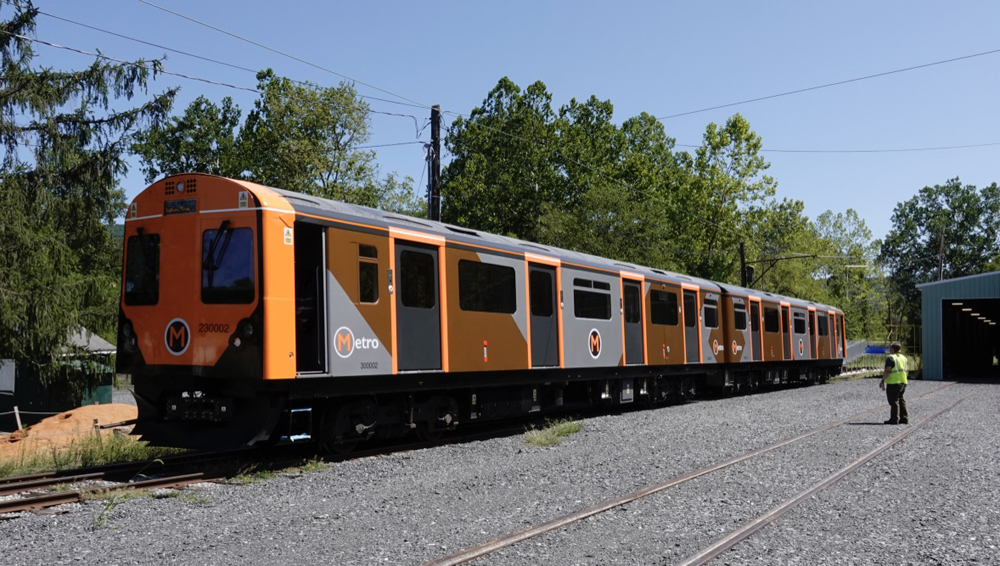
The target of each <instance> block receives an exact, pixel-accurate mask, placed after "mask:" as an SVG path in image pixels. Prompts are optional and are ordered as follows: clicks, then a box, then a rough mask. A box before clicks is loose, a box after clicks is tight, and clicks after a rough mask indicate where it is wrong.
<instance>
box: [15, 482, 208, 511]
mask: <svg viewBox="0 0 1000 566" xmlns="http://www.w3.org/2000/svg"><path fill="white" fill-rule="evenodd" d="M90 475H92V476H99V475H100V474H90ZM89 479H94V478H89ZM207 479H209V477H208V476H206V475H205V474H204V473H202V472H198V473H194V474H183V475H179V476H168V477H163V478H155V479H151V480H143V481H137V482H129V483H124V484H120V485H114V486H107V487H97V488H90V489H80V490H75V491H64V492H60V493H46V494H43V495H36V496H34V497H22V498H20V499H11V500H8V501H0V515H3V514H5V513H15V512H18V511H30V510H32V509H43V508H45V507H55V506H56V505H64V504H66V503H77V502H79V501H80V500H82V499H83V497H84V496H85V495H86V494H91V493H101V492H107V491H112V490H117V489H126V490H131V489H134V490H144V489H160V488H164V489H165V488H173V487H182V486H185V485H188V484H192V483H197V482H202V481H206V480H207Z"/></svg>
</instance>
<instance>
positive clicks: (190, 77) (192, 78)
mask: <svg viewBox="0 0 1000 566" xmlns="http://www.w3.org/2000/svg"><path fill="white" fill-rule="evenodd" d="M0 33H3V34H6V35H9V36H11V37H16V38H18V39H23V40H25V41H31V42H33V43H40V44H42V45H47V46H49V47H54V48H56V49H64V50H66V51H73V52H74V53H79V54H80V55H87V56H89V57H96V58H98V59H104V60H105V61H112V62H115V63H120V64H122V65H131V66H134V67H143V68H146V69H149V70H151V71H154V72H156V73H163V74H164V75H171V76H175V77H180V78H182V79H187V80H190V81H198V82H203V83H208V84H213V85H216V86H222V87H226V88H232V89H236V90H244V91H247V92H254V93H257V94H261V91H259V90H257V89H255V88H249V87H244V86H239V85H234V84H229V83H223V82H219V81H213V80H211V79H206V78H203V77H196V76H193V75H186V74H184V73H176V72H173V71H167V70H165V69H163V68H162V66H153V65H149V64H146V63H139V62H136V61H125V60H123V59H116V58H114V57H109V56H107V55H104V54H103V53H94V52H92V51H85V50H83V49H77V48H76V47H69V46H68V45H59V44H58V43H52V42H51V41H45V40H44V39H38V38H35V37H28V36H25V35H20V34H16V33H11V32H9V31H6V30H0Z"/></svg>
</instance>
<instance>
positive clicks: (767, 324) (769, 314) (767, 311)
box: [764, 307, 781, 332]
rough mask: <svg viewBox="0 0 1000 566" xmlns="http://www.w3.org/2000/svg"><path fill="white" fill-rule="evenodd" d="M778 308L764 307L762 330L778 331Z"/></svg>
mask: <svg viewBox="0 0 1000 566" xmlns="http://www.w3.org/2000/svg"><path fill="white" fill-rule="evenodd" d="M780 325H781V323H780V322H778V309H775V308H771V307H764V332H779V327H780Z"/></svg>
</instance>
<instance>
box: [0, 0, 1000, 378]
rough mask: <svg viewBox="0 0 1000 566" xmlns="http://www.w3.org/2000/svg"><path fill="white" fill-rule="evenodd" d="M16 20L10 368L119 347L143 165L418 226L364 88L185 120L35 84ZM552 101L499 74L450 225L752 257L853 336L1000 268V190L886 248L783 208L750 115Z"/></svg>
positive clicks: (125, 81) (7, 134)
mask: <svg viewBox="0 0 1000 566" xmlns="http://www.w3.org/2000/svg"><path fill="white" fill-rule="evenodd" d="M4 12H13V13H12V14H10V16H9V18H7V19H5V20H2V21H0V66H2V73H3V77H4V81H3V83H2V84H0V143H2V145H3V148H4V156H3V170H2V172H0V358H14V359H17V360H20V361H24V362H28V363H31V364H34V365H35V366H36V367H37V368H38V369H39V370H40V371H41V373H43V374H45V373H46V372H48V373H50V374H53V373H54V371H53V370H52V368H53V367H54V366H53V364H52V363H51V362H52V360H54V359H55V358H56V357H57V356H58V355H59V353H60V352H61V351H62V348H63V347H64V342H65V339H66V335H67V330H68V329H70V328H75V327H79V326H84V327H87V328H89V329H91V330H93V331H95V332H98V333H100V334H102V335H104V336H105V337H107V338H108V339H110V340H111V341H114V336H115V327H116V323H117V301H118V292H119V285H120V281H121V242H120V241H117V240H116V239H115V238H114V237H113V236H112V229H113V227H114V226H115V224H116V222H118V221H119V219H120V218H121V217H122V216H123V213H124V210H125V206H126V203H125V198H124V191H123V190H122V186H121V183H122V180H123V178H124V175H125V173H126V171H127V168H128V162H127V159H128V158H129V157H130V156H133V155H135V156H138V158H139V161H140V163H141V168H142V171H143V173H144V174H145V176H146V179H147V181H153V180H155V179H157V178H160V177H162V176H164V175H168V174H172V173H179V172H186V171H197V172H204V173H212V174H218V175H225V176H229V177H234V178H240V179H246V180H251V181H254V182H258V183H261V184H264V185H270V186H276V187H280V188H284V189H289V190H295V191H301V192H304V193H308V194H312V195H317V196H322V197H326V198H333V199H340V200H344V201H347V202H351V203H355V204H361V205H365V206H371V207H378V208H382V209H385V210H392V211H396V212H401V213H404V214H411V215H423V214H424V202H423V199H422V198H421V197H420V196H419V195H418V190H417V189H415V188H414V187H413V180H412V179H410V178H400V177H398V176H397V175H396V174H394V173H388V174H383V173H382V172H381V171H380V170H379V167H378V162H377V154H376V153H375V152H374V151H373V150H371V149H365V147H364V144H365V143H366V142H367V141H368V140H369V139H370V135H371V131H370V121H369V116H370V112H371V109H370V108H369V106H368V105H367V104H366V103H365V102H364V100H363V99H362V98H361V97H360V96H359V95H358V93H357V91H356V90H355V89H354V87H353V85H351V84H349V83H341V84H339V85H337V86H334V87H325V86H320V85H315V84H310V83H302V82H296V81H292V80H290V79H288V78H285V77H280V76H278V75H276V74H275V73H274V72H273V71H270V70H265V71H261V72H260V73H258V75H257V80H258V86H257V90H258V91H259V95H258V98H257V100H256V101H255V102H254V104H253V107H252V108H250V109H248V110H247V111H246V113H245V115H244V110H243V109H241V108H239V107H238V106H237V105H236V104H234V103H233V101H232V100H231V99H230V98H224V99H222V100H219V101H213V100H210V99H208V98H207V97H204V96H202V97H198V98H197V99H196V100H195V101H194V102H192V103H191V104H190V105H189V106H188V107H187V108H186V109H184V110H183V111H180V112H176V113H175V112H174V107H173V106H174V100H175V98H176V95H177V91H178V89H177V88H168V89H166V90H164V91H163V92H158V93H154V92H150V91H149V84H150V81H151V80H152V79H153V78H155V77H158V76H160V75H159V69H160V62H159V61H136V62H133V63H131V64H120V63H112V62H107V61H104V60H97V61H95V62H94V63H93V64H92V65H90V66H89V67H87V68H84V69H80V70H71V71H55V70H52V69H46V68H40V67H38V66H35V65H33V64H32V58H33V56H34V51H33V49H32V45H31V43H30V41H28V40H26V39H23V37H30V36H31V34H32V33H33V31H34V28H35V16H36V15H37V10H35V9H34V8H33V7H32V6H31V4H30V3H29V2H22V3H20V4H19V5H15V6H12V7H11V6H10V5H8V4H2V5H0V13H4ZM19 36H20V37H19ZM552 98H553V97H552V94H551V93H549V92H548V89H547V87H546V86H545V84H544V83H542V82H540V81H539V82H535V83H533V84H530V85H528V86H526V87H523V88H522V87H520V86H518V85H517V84H515V83H514V82H512V81H511V80H510V79H508V78H502V79H500V80H499V82H498V83H497V85H496V86H495V87H494V88H493V89H492V90H491V91H490V92H489V93H487V95H486V97H485V98H484V100H483V101H482V103H481V104H480V105H479V106H476V107H474V108H472V109H471V110H469V111H468V112H467V113H466V114H465V115H464V116H462V117H459V118H457V119H455V120H454V121H453V122H451V123H450V124H447V125H446V128H445V147H446V150H447V154H446V156H445V157H446V159H445V162H446V165H445V166H444V169H443V171H442V186H441V192H442V215H443V219H444V220H445V221H446V222H449V223H453V224H456V225H460V226H465V227H468V228H474V229H478V230H483V231H487V232H493V233H498V234H503V235H509V236H512V237H516V238H521V239H525V240H529V241H533V242H538V243H541V244H546V245H551V246H557V247H562V248H566V249H570V250H575V251H579V252H583V253H589V254H594V255H598V256H602V257H607V258H612V259H615V260H618V261H622V262H627V263H633V264H637V265H645V266H650V267H654V268H660V269H664V270H670V271H675V272H679V273H685V274H689V275H694V276H697V277H704V278H707V279H712V280H716V281H721V282H724V283H729V284H738V283H739V282H740V277H741V273H740V261H739V255H738V249H739V246H740V243H744V244H745V248H746V259H747V260H748V261H749V262H751V263H752V265H754V266H755V267H756V271H755V281H754V282H753V284H754V286H755V287H757V288H759V289H764V290H767V291H771V292H775V293H780V294H787V295H792V296H796V297H801V298H805V299H811V300H815V301H818V302H821V303H826V304H831V305H836V306H838V307H840V308H842V309H843V310H844V311H845V313H846V316H847V321H848V334H849V337H850V338H874V339H877V338H881V337H883V336H885V335H886V332H887V327H888V325H890V324H901V323H919V322H920V320H919V316H920V308H919V293H918V291H917V290H916V285H917V284H919V283H923V282H927V281H932V280H936V279H937V278H939V277H943V278H950V277H957V276H962V275H970V274H974V273H980V272H984V271H989V270H993V269H997V268H998V267H1000V241H998V234H997V229H996V226H997V222H996V220H997V216H998V215H1000V189H998V187H997V185H996V184H992V185H990V186H988V187H985V188H983V189H977V188H976V187H974V186H971V185H963V184H962V183H961V182H960V181H959V179H957V178H956V179H951V180H947V181H946V182H945V183H944V184H941V185H933V186H928V187H925V188H922V189H920V190H919V191H918V192H917V194H916V195H915V196H914V197H913V198H911V199H909V200H907V201H904V202H901V203H899V204H898V205H897V206H896V208H895V210H894V211H893V217H892V222H893V224H892V229H891V231H890V232H889V234H888V235H887V236H886V237H885V239H884V240H878V239H874V238H873V235H872V233H871V231H870V230H869V229H868V228H867V226H865V223H864V221H863V220H862V219H861V217H860V216H859V215H858V213H857V212H856V211H855V210H853V209H848V210H846V211H844V212H837V213H834V212H832V211H828V212H825V213H823V214H820V215H819V216H817V217H816V218H814V219H810V218H808V217H807V216H806V215H805V214H804V212H803V210H804V207H803V203H802V202H801V201H798V200H793V199H788V198H780V197H779V196H778V195H777V188H778V182H777V180H776V179H774V178H773V177H771V176H768V175H767V170H768V167H769V164H768V162H767V160H766V159H765V158H764V157H763V155H762V153H761V148H762V144H763V142H762V139H761V137H760V136H759V135H758V134H756V133H755V132H754V131H753V129H752V128H751V126H750V124H749V123H748V121H747V120H746V119H745V118H744V117H742V116H741V115H739V114H735V115H733V116H731V117H730V118H729V119H727V120H726V121H725V123H724V124H714V123H713V124H708V125H707V126H706V128H705V132H704V135H703V137H702V140H701V144H700V146H699V147H698V148H697V149H695V150H694V151H692V152H687V151H681V150H678V149H677V147H676V143H675V140H674V138H672V137H670V136H669V135H668V133H667V131H666V129H665V128H664V125H663V123H661V122H660V121H658V120H656V118H655V117H654V116H653V115H651V114H647V113H641V114H639V115H638V116H634V117H629V118H626V119H624V120H622V121H620V122H619V121H617V120H616V119H615V116H614V106H613V104H612V102H611V101H610V100H600V99H598V98H596V97H594V96H590V97H589V98H583V99H579V100H578V99H576V98H574V99H571V100H570V102H569V103H567V104H564V105H562V106H559V107H558V108H556V107H555V106H554V105H553V103H552ZM130 104H131V105H132V106H133V107H132V108H128V109H125V110H121V109H120V108H121V107H123V106H129V105H130ZM776 259H781V261H774V260H776Z"/></svg>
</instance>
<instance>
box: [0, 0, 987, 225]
mask: <svg viewBox="0 0 1000 566" xmlns="http://www.w3.org/2000/svg"><path fill="white" fill-rule="evenodd" d="M153 1H156V3H157V4H159V5H161V6H164V7H167V8H169V9H171V10H174V11H177V12H180V13H183V14H185V15H187V16H190V17H192V18H196V19H198V20H201V21H203V22H206V23H209V24H212V25H214V26H217V27H219V28H223V29H226V30H228V31H230V32H233V33H235V34H238V35H241V36H244V37H246V38H249V39H252V40H254V41H257V42H259V43H262V44H266V45H267V46H269V47H272V48H274V49H276V50H279V51H283V52H285V53H288V54H290V55H294V56H296V57H298V58H300V59H304V60H306V61H309V62H311V63H314V64H315V65H317V66H320V67H325V68H326V69H329V70H333V71H336V72H337V73H341V74H343V75H346V76H349V77H351V78H353V79H356V80H358V81H362V82H364V83H368V84H370V85H374V86H376V87H379V88H381V89H384V90H385V91H389V92H391V93H394V94H397V95H401V96H404V97H406V98H408V99H410V100H413V101H417V102H420V103H422V104H426V105H430V104H440V105H441V106H442V108H443V109H444V110H445V111H451V112H459V113H463V114H467V113H468V112H469V111H470V110H471V109H472V108H473V107H475V106H478V105H479V104H480V103H481V102H482V101H483V99H484V98H485V97H486V94H487V93H488V92H489V91H490V89H492V88H493V86H495V85H496V83H497V81H498V80H499V79H500V78H501V77H503V76H509V77H510V78H511V79H512V80H513V81H514V82H515V83H517V84H518V85H520V86H522V87H524V86H527V85H528V84H530V83H532V82H534V81H536V80H541V81H542V82H544V83H545V84H546V86H547V87H548V90H549V92H550V93H552V95H553V102H554V105H555V106H556V107H558V106H560V105H562V104H564V103H566V102H568V101H569V100H570V99H571V98H577V99H585V98H587V97H589V96H590V95H595V96H597V97H598V98H601V99H608V100H610V101H611V102H612V103H613V104H614V106H615V121H616V122H619V123H620V122H621V121H623V120H625V119H627V118H629V117H631V116H634V115H636V114H638V113H640V112H648V113H650V114H653V115H655V116H658V117H660V116H669V115H672V114H677V113H682V112H687V111H691V110H698V109H702V108H707V107H712V106H716V105H721V104H727V103H731V102H737V101H741V100H747V99H751V98H756V97H760V96H767V95H771V94H777V93H781V92H787V91H791V90H796V89H801V88H807V87H810V86H814V85H820V84H825V83H830V82H835V81H841V80H846V79H851V78H855V77H861V76H866V75H871V74H876V73H881V72H885V71H891V70H895V69H900V68H905V67H911V66H915V65H921V64H925V63H930V62H935V61H940V60H945V59H951V58H955V57H961V56H965V55H971V54H974V53H981V52H985V51H991V50H994V49H1000V38H998V36H997V34H996V24H997V22H1000V3H998V2H989V1H976V2H961V1H955V2H948V3H945V2H930V1H912V0H911V1H901V0H900V1H884V2H872V1H870V0H869V1H841V2H831V3H822V4H820V3H816V2H801V1H798V2H793V1H772V2H736V1H731V2H708V1H706V2H679V1H678V2H672V1H671V2H668V1H662V2H651V1H648V2H635V1H621V0H620V1H617V2H591V1H574V2H570V1H551V2H545V1H541V0H536V1H533V2H529V1H519V0H509V1H506V2H474V1H466V2H433V1H432V2H419V3H418V2H403V1H385V2H380V1H374V0H372V1H368V2H357V1H352V2H342V1H330V2H316V1H313V2H296V1H286V2H248V1H242V2H237V1H231V0H212V1H204V0H202V1H193V0H153ZM36 6H37V7H38V8H40V9H41V10H42V11H43V12H47V13H49V14H52V15H55V16H60V17H63V18H67V19H71V20H75V21H77V22H81V23H85V24H89V25H92V26H96V27H100V28H104V29H107V30H110V31H114V32H116V33H120V34H124V35H129V36H133V37H138V38H141V39H144V40H146V41H149V42H152V43H157V44H161V45H165V46H169V47H172V48H175V49H180V50H184V51H189V52H194V53H198V54H201V55H204V56H208V57H212V58H214V59H219V60H223V61H227V62H231V63H233V64H237V65H240V66H244V67H249V68H253V69H262V68H267V67H271V68H274V69H275V71H276V72H277V73H278V74H281V75H284V76H288V77H291V78H293V79H297V80H308V81H311V82H315V83H318V84H322V85H334V84H337V83H338V82H339V81H340V80H343V79H342V78H341V77H338V76H336V75H334V74H331V73H328V72H325V71H323V70H320V69H317V68H315V67H313V66H309V65H306V64H303V63H301V62H297V61H294V60H292V59H290V58H287V57H283V56H280V55H277V54H275V53H272V52H269V51H266V50H264V49H261V48H259V47H255V46H253V45H250V44H249V43H246V42H243V41H240V40H238V39H234V38H232V37H229V36H226V35H224V34H222V33H219V32H217V31H213V30H211V29H208V28H206V27H203V26H200V25H198V24H195V23H192V22H190V21H186V20H184V19H181V18H178V17H176V16H173V15H170V14H168V13H166V12H164V11H161V10H158V9H156V8H154V7H152V6H149V5H147V4H143V3H141V2H139V1H138V0H102V1H100V2H81V1H79V0H38V1H37V2H36ZM10 13H11V11H10V8H9V7H6V6H5V7H3V8H2V9H0V18H4V19H5V18H6V17H8V16H9V14H10ZM36 37H37V38H39V39H43V40H46V41H50V42H53V43H58V44H62V45H66V46H71V47H75V48H79V49H84V50H88V51H93V50H95V49H100V51H101V52H102V53H104V54H105V55H109V56H112V57H118V58H122V59H130V60H131V59H136V58H140V57H142V58H155V57H161V56H162V55H164V50H163V49H157V48H155V47H149V46H146V45H141V44H138V43H135V42H132V41H128V40H124V39H120V38H116V37H112V36H110V35H107V34H103V33H100V32H97V31H93V30H89V29H85V28H82V27H79V26H76V25H73V24H70V23H66V22H63V21H59V20H57V19H54V18H51V17H47V16H39V18H38V29H37V34H36ZM37 53H38V58H37V59H36V63H37V64H39V65H45V66H51V67H54V68H57V69H74V68H81V67H83V66H85V65H87V64H89V62H90V61H92V58H91V57H87V56H83V55H79V54H75V53H70V52H67V51H64V50H58V49H53V48H50V47H47V46H38V47H37ZM167 55H168V59H167V61H166V64H165V68H166V70H168V71H173V72H177V73H184V74H187V75H193V76H198V77H204V78H209V79H212V80H215V81H218V82H225V83H230V84H234V85H240V86H245V87H254V86H255V84H256V81H255V79H254V77H253V75H252V74H250V73H247V72H244V71H238V70H234V69H230V68H226V67H222V66H218V65H215V64H211V63H207V62H204V61H200V60H197V59H192V58H189V57H185V56H183V55H179V54H173V53H167ZM998 70H1000V53H997V54H993V55H986V56H982V57H976V58H971V59H967V60H962V61H958V62H954V63H949V64H945V65H938V66H934V67H929V68H925V69H919V70H915V71H911V72H906V73H900V74H895V75H891V76H888V77H882V78H876V79H872V80H866V81H860V82H855V83H851V84H847V85H843V86H836V87H832V88H827V89H822V90H817V91H812V92H807V93H803V94H798V95H793V96H787V97H782V98H776V99H772V100H767V101H762V102H756V103H750V104H745V105H740V106H736V107H731V108H725V109H719V110H713V111H709V112H702V113H697V114H692V115H688V116H684V117H678V118H671V119H666V120H664V125H665V128H666V131H667V133H668V135H670V136H671V137H674V138H675V139H676V140H677V143H678V144H679V145H692V146H696V145H698V144H699V143H700V142H701V136H702V133H703V132H704V130H705V126H706V125H707V124H708V123H710V122H715V123H719V124H721V123H723V122H725V120H726V118H727V117H729V116H730V115H732V114H733V113H735V112H740V113H741V114H743V115H744V116H745V117H746V118H747V119H748V120H749V122H750V124H751V126H752V127H753V129H754V130H755V131H756V132H757V133H758V134H759V135H761V136H762V138H763V142H764V148H765V149H766V150H884V149H907V148H928V147H942V146H958V145H974V144H988V143H998V142H1000V113H998V112H997V110H996V109H997V102H996V100H997V93H998V91H1000V89H998V88H997V87H998V86H1000V72H998ZM174 85H177V86H180V87H181V94H180V96H179V98H178V101H177V106H176V107H175V111H177V112H180V111H182V110H183V109H184V108H185V107H186V106H187V105H188V103H189V102H190V101H191V100H193V99H194V98H195V97H197V96H199V95H204V96H207V97H208V98H210V99H213V100H216V101H218V100H221V99H222V97H224V96H232V97H233V98H234V99H235V100H236V102H237V103H238V104H239V105H240V107H241V108H243V109H244V112H245V111H246V110H248V109H249V108H250V107H251V106H252V101H253V99H254V98H255V95H254V94H252V93H249V92H245V91H239V90H233V89H229V88H225V87H220V86H215V85H210V84H205V83H201V82H194V81H190V80H183V79H180V78H177V77H173V76H164V77H163V78H162V79H161V80H158V81H157V84H156V85H155V86H154V90H162V89H164V88H167V87H169V86H174ZM357 87H358V90H359V92H360V93H361V94H363V95H369V96H374V97H378V98H385V99H393V98H394V97H393V96H390V95H388V94H386V93H385V92H380V91H378V90H375V89H372V88H369V87H367V86H364V85H361V84H358V85H357ZM370 104H371V106H372V108H373V109H375V110H381V111H386V112H395V113H400V114H407V115H413V116H415V117H417V119H418V122H419V123H420V124H422V123H423V122H424V121H425V119H426V118H427V116H428V114H429V111H425V110H423V109H421V108H412V107H408V106H401V105H396V104H390V103H386V102H379V101H371V102H370ZM446 118H447V116H446ZM372 132H373V135H372V138H371V140H370V142H369V143H370V144H390V143H398V142H406V141H415V140H416V139H417V138H416V129H415V128H414V121H413V119H411V118H408V117H396V116H385V115H379V114H376V115H373V116H372ZM428 137H429V129H426V130H424V131H423V134H422V136H421V138H420V139H422V140H425V141H426V140H427V139H428ZM680 149H684V148H680ZM691 151H693V149H692V150H691ZM377 153H378V162H379V165H380V168H381V170H382V172H383V173H387V172H390V171H396V172H398V173H399V174H400V175H405V176H410V177H412V178H413V179H414V180H415V181H416V180H418V179H420V178H421V177H423V179H424V181H426V175H423V171H424V162H423V150H422V148H421V146H420V145H419V144H414V145H402V146H397V147H386V148H380V149H378V150H377ZM998 153H1000V145H994V146H987V147H979V148H968V149H955V150H946V151H919V152H893V153H781V152H766V153H765V156H766V157H767V159H768V160H769V161H770V162H771V168H770V170H769V171H768V173H769V174H770V175H772V176H773V177H775V179H776V180H777V181H778V196H779V197H789V198H793V199H798V200H802V201H803V202H804V203H805V207H806V214H808V215H809V216H810V217H811V218H815V217H816V216H818V215H819V214H821V213H822V212H824V211H826V210H832V211H834V212H843V211H845V210H846V209H848V208H854V209H855V210H857V211H858V213H859V214H860V215H861V217H862V218H863V219H864V220H865V222H866V223H867V225H868V227H869V228H870V229H871V230H872V231H873V233H874V235H875V237H882V236H884V235H885V233H886V232H887V231H888V230H889V229H890V227H891V215H892V209H893V207H895V206H896V204H897V203H899V202H901V201H903V200H906V199H909V198H911V197H912V196H913V195H914V194H916V192H917V191H918V190H919V189H920V188H921V187H924V186H926V185H933V184H941V183H944V182H945V181H947V180H948V179H950V178H953V177H960V178H961V179H962V181H963V182H964V183H971V184H974V185H976V186H979V187H981V186H984V185H988V184H990V183H992V182H994V181H1000V175H998V174H997V169H996V167H995V166H994V163H996V161H997V156H998ZM445 159H446V160H447V156H445ZM143 185H144V182H143V179H142V175H141V173H140V172H139V171H138V169H137V168H135V170H134V171H133V172H132V173H131V174H130V175H129V177H128V178H127V179H126V191H127V194H128V196H129V197H130V198H131V197H132V196H134V195H135V194H136V193H137V192H138V191H139V190H141V189H142V187H143Z"/></svg>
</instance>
